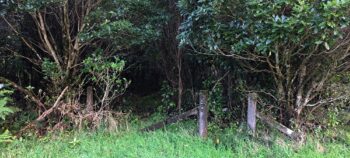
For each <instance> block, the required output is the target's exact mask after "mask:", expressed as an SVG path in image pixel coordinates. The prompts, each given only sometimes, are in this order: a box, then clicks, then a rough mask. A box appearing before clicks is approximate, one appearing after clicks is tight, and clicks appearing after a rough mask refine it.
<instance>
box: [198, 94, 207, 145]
mask: <svg viewBox="0 0 350 158" xmlns="http://www.w3.org/2000/svg"><path fill="white" fill-rule="evenodd" d="M198 126H199V127H198V130H199V136H200V137H202V138H207V136H208V91H205V90H202V91H200V92H199V107H198Z"/></svg>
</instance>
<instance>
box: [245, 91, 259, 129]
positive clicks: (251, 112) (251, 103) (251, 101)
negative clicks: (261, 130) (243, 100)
mask: <svg viewBox="0 0 350 158" xmlns="http://www.w3.org/2000/svg"><path fill="white" fill-rule="evenodd" d="M256 103H257V94H256V93H250V94H248V112H247V124H248V127H249V129H250V130H252V131H253V133H255V127H256Z"/></svg>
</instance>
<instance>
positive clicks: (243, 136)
mask: <svg viewBox="0 0 350 158" xmlns="http://www.w3.org/2000/svg"><path fill="white" fill-rule="evenodd" d="M152 119H155V120H157V119H159V116H157V117H156V118H152ZM142 124H143V125H145V124H147V123H142V122H135V124H134V125H130V127H129V128H128V129H126V128H124V129H123V130H120V131H118V132H113V133H110V132H106V131H95V132H76V131H72V132H65V133H59V134H58V133H56V134H50V135H48V136H45V137H41V138H30V139H20V140H16V141H14V142H13V143H11V144H10V145H9V146H7V147H6V148H2V149H1V150H0V156H2V157H8V158H11V157H21V158H27V157H28V158H36V157H72V158H74V157H135V158H136V157H155V158H157V157H159V158H161V157H170V158H175V157H193V158H195V157H196V158H207V157H217V158H220V157H222V158H226V157H241V158H245V157H276V158H284V157H300V158H301V157H312V158H322V157H336V158H346V157H349V156H350V151H349V149H348V147H349V142H348V144H346V143H345V144H344V143H343V142H341V141H339V140H327V141H326V140H325V141H321V140H320V139H318V138H316V137H309V139H308V140H307V141H306V143H305V144H304V145H303V146H298V145H296V144H295V143H294V142H292V141H291V140H289V139H286V138H285V137H283V136H282V135H280V134H278V133H273V132H272V133H264V132H260V133H259V137H256V138H253V137H252V136H251V135H249V134H247V133H245V127H238V126H234V125H233V126H231V127H229V128H226V129H224V130H215V131H213V130H212V131H211V132H210V133H209V135H210V136H209V138H208V139H207V140H203V139H201V138H200V137H198V135H197V134H196V130H197V129H196V126H197V125H196V122H195V121H186V122H182V123H177V124H173V125H171V126H168V127H166V128H165V129H163V130H159V131H155V132H147V133H141V132H139V131H138V130H137V129H138V128H139V127H138V126H142Z"/></svg>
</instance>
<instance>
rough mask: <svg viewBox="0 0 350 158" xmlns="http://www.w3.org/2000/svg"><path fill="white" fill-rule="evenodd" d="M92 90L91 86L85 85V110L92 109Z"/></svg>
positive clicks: (89, 110)
mask: <svg viewBox="0 0 350 158" xmlns="http://www.w3.org/2000/svg"><path fill="white" fill-rule="evenodd" d="M93 105H94V92H93V89H92V86H89V87H87V90H86V110H87V111H88V112H91V111H93V110H94V107H93Z"/></svg>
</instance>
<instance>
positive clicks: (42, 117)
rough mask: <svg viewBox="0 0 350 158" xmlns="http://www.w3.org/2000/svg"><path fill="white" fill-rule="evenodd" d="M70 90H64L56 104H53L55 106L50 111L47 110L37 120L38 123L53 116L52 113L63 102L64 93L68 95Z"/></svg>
mask: <svg viewBox="0 0 350 158" xmlns="http://www.w3.org/2000/svg"><path fill="white" fill-rule="evenodd" d="M67 90H68V87H66V88H64V89H63V91H62V92H61V94H60V96H58V98H57V100H56V102H55V104H53V106H52V107H51V108H50V109H49V110H46V111H45V112H43V113H42V114H41V115H40V116H39V117H38V118H37V119H36V121H42V120H43V119H44V118H45V117H46V116H47V115H49V114H51V113H52V111H53V110H54V109H55V108H56V107H57V106H58V104H59V102H60V101H61V99H62V97H63V95H64V93H66V91H67Z"/></svg>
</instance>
